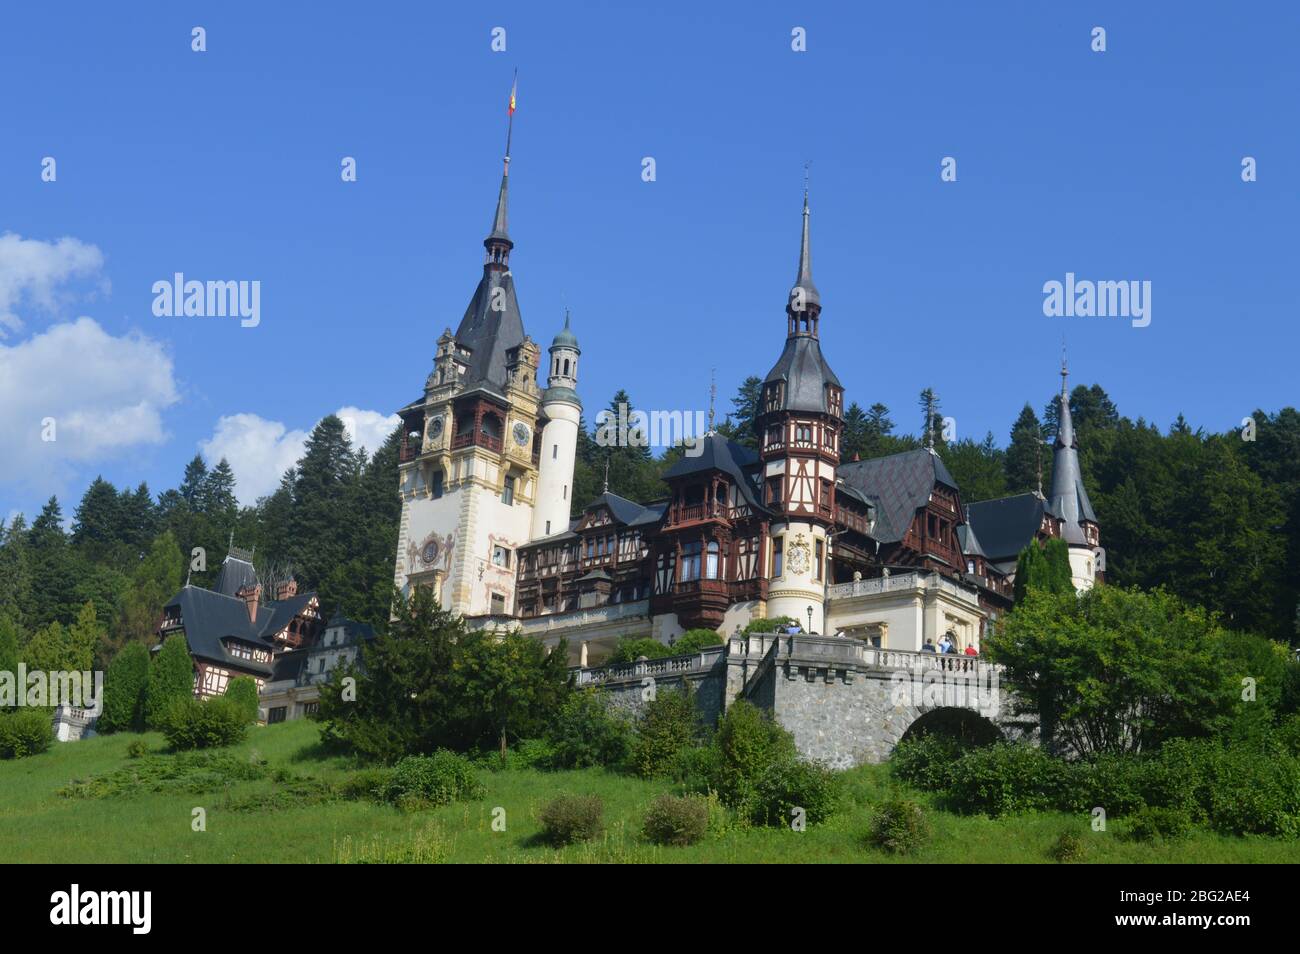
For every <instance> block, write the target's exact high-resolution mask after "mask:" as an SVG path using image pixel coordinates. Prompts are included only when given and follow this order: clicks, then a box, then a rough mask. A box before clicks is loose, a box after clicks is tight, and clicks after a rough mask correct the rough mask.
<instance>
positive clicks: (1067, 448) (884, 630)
mask: <svg viewBox="0 0 1300 954" xmlns="http://www.w3.org/2000/svg"><path fill="white" fill-rule="evenodd" d="M509 163H510V160H509V156H508V155H507V157H506V160H505V170H504V172H503V174H502V178H501V185H500V189H499V192H498V195H497V202H496V209H495V213H494V215H493V219H492V227H491V231H490V232H489V234H488V236H487V238H486V239H484V241H483V245H484V248H485V250H486V254H485V259H484V263H483V274H482V277H481V278H480V279H479V282H478V286H477V288H476V289H475V290H474V294H473V296H472V297H471V299H470V302H469V306H468V308H466V310H465V314H464V316H463V317H462V318H461V320H460V324H459V326H458V327H457V329H456V331H455V332H454V333H453V332H452V331H451V329H450V328H448V329H447V330H446V331H445V332H444V333H443V334H442V335H441V336H440V337H439V339H438V342H437V352H436V356H435V357H434V361H433V370H432V372H431V373H430V374H429V376H428V378H427V380H426V381H425V383H424V390H423V393H422V394H421V395H420V397H418V398H417V399H416V400H414V401H412V402H411V403H410V404H407V405H406V406H405V407H403V408H401V410H400V411H399V412H398V413H399V415H400V417H401V419H402V433H403V440H402V443H401V448H400V464H399V485H400V495H401V501H402V512H401V524H400V528H399V538H398V546H397V554H396V565H395V583H396V585H397V586H398V587H399V588H400V589H402V590H403V591H404V592H406V593H409V592H411V590H412V588H414V587H429V588H431V589H432V590H433V591H434V592H435V593H436V594H437V597H438V599H439V601H440V603H441V605H442V606H443V607H444V608H445V609H447V610H450V611H452V612H454V613H457V614H460V615H462V616H464V617H466V618H467V619H468V620H470V621H471V623H472V624H474V625H478V626H488V627H518V628H520V629H522V631H523V632H525V633H527V634H530V635H532V636H534V637H536V638H537V639H540V640H543V641H544V642H545V643H546V644H547V645H550V646H554V645H557V644H558V643H559V641H560V640H561V639H563V640H564V641H565V642H566V643H567V645H568V647H569V652H570V661H571V662H572V663H573V664H574V665H576V666H584V667H590V666H595V665H599V664H600V663H601V662H602V661H604V660H605V659H606V658H607V657H608V656H609V655H610V652H611V651H612V649H613V648H614V646H615V644H616V643H617V641H618V640H619V638H621V637H624V636H635V637H642V636H648V637H653V638H655V639H657V640H659V641H661V642H664V643H666V644H669V645H671V643H672V642H673V641H674V639H676V637H677V636H679V635H680V634H681V633H683V632H684V631H685V630H687V629H691V628H709V629H714V630H717V631H719V632H720V633H721V634H723V635H724V636H727V637H730V636H732V635H733V634H739V632H740V631H741V630H742V629H743V628H744V627H745V626H746V624H747V623H749V622H750V621H751V620H754V619H759V618H764V617H777V616H784V617H789V618H791V619H793V620H795V621H797V623H798V625H799V627H800V628H801V629H802V631H803V632H805V633H807V634H810V635H817V634H823V635H827V636H829V635H832V634H834V635H836V636H842V637H847V638H851V639H856V640H859V641H861V642H862V643H863V644H864V645H866V646H869V647H873V648H876V649H881V650H890V651H902V652H917V651H920V650H922V649H923V647H925V646H926V644H927V643H937V642H938V640H939V638H940V637H942V636H944V635H947V636H948V637H949V638H950V639H951V640H952V641H953V642H954V643H955V644H956V649H957V652H959V653H963V652H965V651H966V650H967V648H968V647H969V648H970V649H971V650H972V651H974V652H978V650H979V645H980V639H981V637H982V636H983V635H984V634H985V633H986V632H987V630H988V627H989V626H990V625H991V624H992V623H993V622H995V621H996V619H997V617H998V615H999V614H1000V613H1003V612H1005V611H1006V610H1007V609H1008V608H1009V607H1010V606H1011V601H1012V583H1013V580H1014V574H1015V565H1016V558H1017V555H1018V554H1019V553H1020V551H1021V550H1022V549H1023V548H1024V547H1025V546H1026V545H1027V544H1028V543H1029V542H1031V541H1033V540H1036V539H1037V540H1043V539H1047V538H1051V537H1059V538H1061V539H1064V540H1065V542H1066V543H1067V544H1068V546H1069V553H1070V566H1071V571H1072V576H1073V580H1074V583H1075V586H1076V588H1078V589H1079V590H1083V589H1086V588H1088V587H1090V586H1092V585H1093V583H1094V581H1095V580H1097V579H1098V578H1099V577H1100V573H1101V569H1102V566H1103V564H1102V563H1101V561H1100V559H1099V557H1100V555H1101V550H1100V542H1101V540H1100V529H1099V526H1098V523H1097V517H1096V514H1095V513H1094V512H1093V509H1092V505H1091V503H1090V502H1089V500H1088V494H1087V491H1086V490H1085V488H1084V485H1083V480H1082V476H1081V471H1080V467H1079V460H1078V444H1077V441H1076V439H1075V436H1074V431H1073V426H1072V423H1071V417H1070V408H1069V401H1068V397H1067V392H1066V386H1065V380H1066V370H1065V367H1064V364H1063V365H1062V369H1061V377H1062V387H1061V394H1060V397H1059V407H1058V411H1059V414H1058V420H1059V426H1058V432H1057V435H1056V439H1055V442H1054V448H1053V454H1054V468H1053V472H1052V484H1051V488H1050V495H1044V494H1043V493H1042V492H1041V488H1040V490H1039V491H1037V492H1033V493H1025V494H1019V495H1016V496H1011V497H1006V498H1003V499H999V500H988V501H982V502H979V503H974V504H970V505H967V504H965V503H964V502H963V501H962V498H961V488H959V487H958V486H957V484H956V482H955V481H954V479H953V477H952V475H951V474H950V473H949V472H948V469H947V468H946V467H945V466H944V463H943V461H942V460H941V459H940V457H939V456H938V454H937V453H936V452H935V450H934V448H933V446H930V447H926V448H922V449H918V450H912V451H907V452H905V453H901V454H895V455H892V456H889V457H883V458H877V459H873V460H862V461H859V460H854V461H843V460H842V459H841V440H842V435H843V432H844V423H845V422H844V409H845V402H844V389H843V386H842V385H841V383H840V380H839V378H838V377H837V376H836V375H835V372H834V371H833V370H831V366H830V362H829V361H828V360H827V357H826V355H825V354H824V353H823V351H822V346H821V340H820V335H819V329H820V322H821V314H822V302H821V296H820V294H819V293H818V291H817V286H816V285H815V284H814V282H813V268H812V250H811V240H810V210H809V205H808V194H807V190H806V189H805V193H804V201H803V213H802V233H801V237H800V244H799V257H798V266H797V271H796V275H795V281H794V284H793V286H792V287H791V288H790V290H789V294H788V295H787V298H786V302H785V318H786V322H785V324H786V327H785V342H784V345H783V346H782V348H781V352H780V355H779V357H778V358H777V360H776V363H775V364H774V365H773V366H772V369H771V371H769V372H768V374H767V376H766V378H765V379H764V381H763V386H762V396H761V407H760V408H759V413H758V415H757V418H756V421H755V430H756V437H757V440H758V446H759V449H758V451H757V452H755V451H753V450H750V449H749V448H747V447H744V446H742V445H740V444H738V443H736V442H734V441H731V440H728V439H726V438H725V437H723V436H722V435H720V434H717V433H714V432H710V433H709V434H707V435H706V436H705V437H704V439H703V442H702V446H701V447H700V448H699V451H700V452H699V453H698V455H696V456H684V457H682V458H681V459H680V460H678V461H677V462H676V463H674V464H673V465H672V467H671V468H670V469H669V470H668V471H667V472H666V473H665V475H664V480H665V483H666V484H667V488H668V493H667V495H666V496H665V497H664V498H663V499H660V500H657V501H653V502H649V503H644V504H642V503H637V502H634V501H631V500H627V499H625V498H623V497H620V496H618V495H616V494H612V493H609V492H608V490H606V492H604V493H602V494H600V495H599V496H597V497H596V499H595V500H592V501H589V502H588V501H578V502H577V503H578V504H580V505H581V506H582V509H581V511H580V515H579V516H578V517H577V518H576V519H571V518H570V513H571V510H574V509H576V508H574V503H575V502H574V501H573V500H572V499H571V496H572V492H573V473H574V463H575V458H576V453H577V439H578V428H579V426H580V424H579V420H580V414H581V410H582V402H581V400H580V398H579V396H578V365H579V360H580V358H581V355H582V350H581V348H580V347H579V344H578V340H577V338H576V336H575V335H574V333H573V332H572V330H571V329H570V327H569V322H568V319H567V316H566V320H565V325H564V328H563V329H562V330H560V332H559V333H558V334H556V336H555V337H554V339H553V340H552V342H551V345H550V347H549V348H548V349H547V352H546V359H545V362H546V363H545V377H546V387H545V388H542V387H541V386H539V384H538V373H539V371H540V370H541V361H542V353H541V348H540V347H539V346H538V344H537V343H536V342H535V341H534V340H533V339H532V338H530V337H529V336H528V335H527V334H526V333H525V331H524V325H523V319H522V317H521V314H520V310H519V302H518V299H517V296H516V290H515V280H514V273H513V271H512V268H511V263H510V256H511V253H512V252H513V250H514V242H513V241H512V240H511V238H510V234H509V220H508V214H507V212H508V200H509V181H510V180H509V173H510V164H509Z"/></svg>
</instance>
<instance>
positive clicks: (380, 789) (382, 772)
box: [339, 768, 393, 802]
mask: <svg viewBox="0 0 1300 954" xmlns="http://www.w3.org/2000/svg"><path fill="white" fill-rule="evenodd" d="M392 782H393V770H392V769H389V768H367V769H362V770H361V771H359V772H353V773H352V774H351V775H349V776H348V777H347V778H345V779H344V780H343V781H342V782H340V783H339V796H340V797H342V798H346V799H349V800H351V801H359V800H362V799H366V800H368V801H372V802H383V801H387V800H388V789H389V786H391V785H392Z"/></svg>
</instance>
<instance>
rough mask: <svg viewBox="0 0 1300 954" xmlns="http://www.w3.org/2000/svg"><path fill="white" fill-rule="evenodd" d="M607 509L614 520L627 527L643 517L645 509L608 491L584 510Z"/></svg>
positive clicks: (633, 501)
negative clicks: (602, 507)
mask: <svg viewBox="0 0 1300 954" xmlns="http://www.w3.org/2000/svg"><path fill="white" fill-rule="evenodd" d="M601 506H604V507H608V508H609V512H610V513H612V514H613V515H614V519H615V520H617V521H618V522H619V523H621V524H625V525H629V524H632V523H634V522H636V521H638V520H639V519H640V518H641V517H644V516H645V510H646V508H645V507H643V506H641V505H640V504H639V503H637V502H636V501H635V500H628V499H627V498H626V497H620V496H619V495H618V494H611V493H610V492H609V491H608V490H607V491H605V492H604V493H603V494H601V495H600V496H598V497H597V498H596V499H595V500H593V501H592V502H591V503H589V504H587V506H586V507H584V508H583V509H584V510H595V509H596V508H597V507H601Z"/></svg>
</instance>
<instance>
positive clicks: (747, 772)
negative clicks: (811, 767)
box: [713, 700, 798, 817]
mask: <svg viewBox="0 0 1300 954" xmlns="http://www.w3.org/2000/svg"><path fill="white" fill-rule="evenodd" d="M714 744H715V745H716V746H717V749H718V756H717V759H718V765H717V773H718V774H717V776H716V777H715V779H714V784H713V787H714V788H715V789H716V790H717V792H718V794H719V796H721V798H722V800H723V802H725V803H726V804H727V805H728V806H730V807H731V808H734V809H736V810H737V811H739V812H740V813H741V814H742V815H744V816H746V817H754V816H755V815H765V814H767V813H766V812H764V811H762V810H761V808H760V806H759V804H758V800H757V794H758V793H757V785H758V780H759V779H760V778H761V777H762V776H763V775H764V774H765V773H766V772H767V771H768V770H769V769H770V768H771V767H772V766H773V765H775V764H777V763H780V762H794V761H796V760H797V758H798V754H797V751H796V749H795V745H794V736H792V735H791V734H790V733H789V732H787V731H786V730H785V729H783V728H781V726H779V725H777V724H776V723H775V722H774V721H773V720H772V719H771V718H770V717H768V716H767V715H766V714H764V713H763V712H762V711H761V710H759V709H758V708H756V707H755V706H753V705H751V704H750V703H748V702H745V701H744V700H741V701H738V702H736V703H734V704H733V705H732V706H731V708H730V709H728V710H727V713H726V715H724V716H723V717H722V718H721V719H720V720H719V721H718V730H717V733H716V735H715V736H714Z"/></svg>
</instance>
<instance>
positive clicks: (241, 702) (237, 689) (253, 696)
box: [226, 676, 258, 723]
mask: <svg viewBox="0 0 1300 954" xmlns="http://www.w3.org/2000/svg"><path fill="white" fill-rule="evenodd" d="M226 698H227V699H229V700H230V701H231V702H233V703H234V704H235V705H237V706H239V709H240V711H241V712H243V713H244V721H245V722H249V723H252V722H256V721H257V702H258V700H257V683H255V682H253V680H252V679H251V678H249V677H248V676H236V677H235V678H234V679H232V680H230V685H228V686H226Z"/></svg>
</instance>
